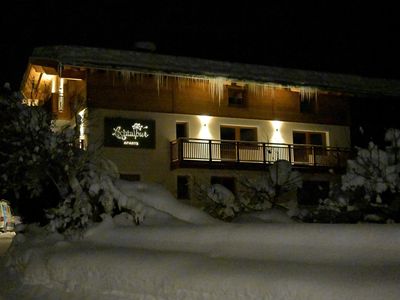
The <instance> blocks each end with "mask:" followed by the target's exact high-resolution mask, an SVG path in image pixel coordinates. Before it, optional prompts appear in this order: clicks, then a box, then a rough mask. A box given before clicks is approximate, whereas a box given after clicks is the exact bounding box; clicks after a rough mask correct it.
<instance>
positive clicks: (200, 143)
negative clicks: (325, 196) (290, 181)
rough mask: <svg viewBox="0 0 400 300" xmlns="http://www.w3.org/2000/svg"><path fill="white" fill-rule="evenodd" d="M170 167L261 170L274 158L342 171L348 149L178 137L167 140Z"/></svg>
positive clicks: (304, 167)
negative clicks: (168, 142) (170, 140)
mask: <svg viewBox="0 0 400 300" xmlns="http://www.w3.org/2000/svg"><path fill="white" fill-rule="evenodd" d="M170 148H171V149H170V150H171V152H170V153H171V169H177V168H209V169H244V170H262V169H265V167H266V166H268V165H270V164H272V163H274V162H275V161H277V160H280V159H284V160H287V161H289V162H290V163H291V164H292V165H293V167H294V168H296V169H308V170H313V171H315V170H316V169H320V170H330V169H333V170H336V171H340V170H344V169H345V167H346V162H347V159H349V158H350V155H351V150H350V149H348V148H338V147H323V146H314V145H293V144H275V143H263V142H248V141H225V140H204V139H192V138H179V139H177V140H174V141H172V142H170Z"/></svg>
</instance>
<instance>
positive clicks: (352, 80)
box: [21, 46, 399, 203]
mask: <svg viewBox="0 0 400 300" xmlns="http://www.w3.org/2000/svg"><path fill="white" fill-rule="evenodd" d="M393 88H394V87H393V86H392V85H391V82H388V81H385V80H378V79H370V78H361V77H356V76H349V75H340V74H327V73H317V72H311V71H301V70H294V69H282V68H276V67H267V66H259V65H249V64H239V63H229V62H221V61H211V60H204V59H197V58H188V57H175V56H167V55H160V54H155V53H151V52H143V51H119V50H107V49H97V48H86V47H69V46H52V47H42V48H36V49H35V50H34V52H33V55H32V57H31V58H30V60H29V64H28V66H27V69H26V73H25V76H24V79H23V82H22V85H21V91H22V93H23V95H24V98H25V101H26V103H27V104H29V105H44V106H46V107H48V109H49V110H51V111H52V113H53V114H54V119H55V120H56V124H58V125H63V124H68V123H72V124H76V120H77V119H78V117H79V116H80V118H79V119H82V120H84V122H81V123H80V124H79V126H80V132H81V136H80V141H79V143H80V146H81V147H82V148H85V149H86V148H89V147H96V148H99V149H98V151H102V153H103V154H104V156H105V157H107V158H109V159H111V160H112V161H113V162H114V163H115V164H116V165H117V166H118V168H119V171H120V173H121V177H122V178H126V179H128V180H145V181H154V182H159V183H161V184H163V185H165V186H166V187H167V188H168V189H169V190H170V191H171V192H172V193H174V194H175V195H176V196H177V197H178V198H180V199H187V201H191V202H193V203H195V201H196V199H194V198H195V197H193V195H192V194H193V193H192V188H191V187H192V186H193V184H196V183H198V184H210V183H222V184H224V185H225V186H227V187H228V188H230V189H231V190H232V191H234V192H235V191H237V189H240V187H239V184H238V179H239V178H240V176H255V175H258V174H260V173H261V172H263V170H265V169H266V168H267V167H268V165H270V164H271V163H273V162H274V161H276V160H278V159H285V160H288V161H290V162H291V164H292V165H293V168H295V169H298V170H301V171H302V172H303V174H304V177H303V178H304V180H305V184H306V185H308V186H309V187H311V189H312V187H313V186H314V187H315V186H317V185H318V186H319V187H320V186H328V183H329V181H331V180H333V179H334V178H335V174H340V172H341V171H343V170H344V167H345V163H346V159H348V157H349V155H350V149H349V148H350V146H351V140H350V115H349V103H350V102H349V101H351V100H352V99H353V98H354V97H360V96H362V97H369V96H376V95H384V94H385V93H386V94H387V93H389V92H388V91H392V90H393ZM396 89H397V92H398V89H399V88H398V87H396ZM336 176H337V175H336ZM315 190H316V191H318V190H320V188H317V189H315ZM320 196H321V195H320Z"/></svg>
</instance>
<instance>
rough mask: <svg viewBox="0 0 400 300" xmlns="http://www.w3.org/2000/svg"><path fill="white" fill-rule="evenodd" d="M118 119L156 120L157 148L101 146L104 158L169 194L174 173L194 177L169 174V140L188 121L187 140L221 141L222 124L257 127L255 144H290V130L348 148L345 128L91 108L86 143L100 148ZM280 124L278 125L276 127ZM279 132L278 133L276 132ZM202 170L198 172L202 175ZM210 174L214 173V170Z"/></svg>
mask: <svg viewBox="0 0 400 300" xmlns="http://www.w3.org/2000/svg"><path fill="white" fill-rule="evenodd" d="M105 117H121V118H127V119H130V118H132V119H142V120H146V119H147V120H155V122H156V148H155V149H132V148H111V147H102V148H101V151H102V152H103V154H104V155H105V157H107V158H109V159H111V160H112V161H113V162H114V163H115V164H116V165H117V167H118V168H119V170H120V173H122V174H139V175H140V177H141V180H145V181H154V182H158V183H161V184H164V185H165V186H167V187H168V188H169V189H170V190H171V191H172V192H174V191H175V190H176V174H179V173H180V174H188V173H190V174H194V173H196V172H198V171H196V170H184V171H182V170H176V171H174V172H171V171H170V143H169V142H170V141H172V140H174V139H175V138H176V123H177V122H187V123H188V131H189V137H191V138H202V139H216V140H219V139H220V126H221V125H234V126H248V127H256V128H257V132H258V141H260V142H280V143H288V144H292V143H293V131H316V132H325V133H326V137H327V146H332V147H349V146H350V129H349V127H347V126H336V125H319V124H305V123H293V122H281V123H277V122H276V121H268V120H249V119H235V118H221V117H210V116H194V115H181V114H166V113H154V112H137V111H122V110H106V109H91V110H89V112H88V121H89V124H90V125H89V128H88V131H89V144H90V145H92V146H93V145H97V146H98V145H101V144H102V143H103V140H104V137H103V133H104V118H105ZM278 125H279V126H278ZM276 129H278V130H276ZM204 171H206V170H202V171H201V172H198V173H199V174H200V173H201V174H203V173H204ZM212 172H216V171H215V170H213V171H212Z"/></svg>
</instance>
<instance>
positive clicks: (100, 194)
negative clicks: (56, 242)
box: [0, 91, 121, 231]
mask: <svg viewBox="0 0 400 300" xmlns="http://www.w3.org/2000/svg"><path fill="white" fill-rule="evenodd" d="M0 120H1V121H2V124H1V126H0V167H1V172H0V176H1V185H0V193H1V194H2V195H4V196H5V197H6V198H7V199H9V200H10V202H11V205H12V207H13V208H14V210H15V211H16V212H17V213H18V214H19V215H20V216H21V217H22V219H23V221H24V222H25V223H33V222H40V223H41V224H42V225H44V224H47V223H49V221H50V227H51V228H52V229H53V230H58V231H66V230H74V229H80V228H85V227H86V226H87V225H89V224H90V223H91V222H96V221H100V219H101V218H100V216H101V214H103V213H105V214H112V213H114V212H118V211H120V207H119V206H118V205H117V200H118V197H121V193H120V192H119V190H118V189H117V188H116V187H115V185H114V180H115V179H116V178H117V177H118V171H117V170H116V168H115V166H114V165H113V164H111V163H110V162H109V161H107V160H105V159H102V158H100V157H98V156H96V155H95V152H90V151H83V150H81V149H79V148H78V147H76V140H77V136H78V135H79V133H78V132H77V131H76V130H75V128H77V127H75V128H74V127H66V128H63V129H61V130H55V128H54V127H53V125H52V122H51V116H50V115H49V113H48V112H46V111H45V110H44V109H43V108H42V107H30V106H27V105H24V104H22V103H21V101H20V99H19V97H18V96H16V95H14V94H12V93H11V92H9V91H5V93H3V94H2V96H1V97H0Z"/></svg>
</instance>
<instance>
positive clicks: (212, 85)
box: [209, 77, 225, 105]
mask: <svg viewBox="0 0 400 300" xmlns="http://www.w3.org/2000/svg"><path fill="white" fill-rule="evenodd" d="M224 83H225V79H224V78H222V77H217V78H212V79H209V91H210V94H211V95H212V97H213V98H214V97H217V98H218V105H221V99H222V97H223V96H224Z"/></svg>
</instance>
